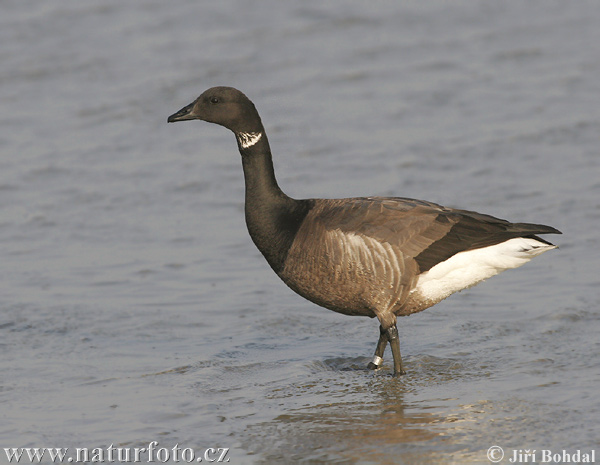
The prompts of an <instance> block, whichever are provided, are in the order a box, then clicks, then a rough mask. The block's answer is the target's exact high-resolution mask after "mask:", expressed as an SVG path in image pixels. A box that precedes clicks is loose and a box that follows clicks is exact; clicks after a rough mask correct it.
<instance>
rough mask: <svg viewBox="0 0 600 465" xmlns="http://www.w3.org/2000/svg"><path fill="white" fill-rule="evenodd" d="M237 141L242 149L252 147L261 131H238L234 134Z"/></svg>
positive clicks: (259, 136) (258, 138)
mask: <svg viewBox="0 0 600 465" xmlns="http://www.w3.org/2000/svg"><path fill="white" fill-rule="evenodd" d="M236 136H237V139H238V141H239V142H240V145H241V146H242V148H243V149H247V148H248V147H252V146H253V145H254V144H256V143H257V142H258V141H259V140H260V138H261V137H262V132H239V133H237V134H236Z"/></svg>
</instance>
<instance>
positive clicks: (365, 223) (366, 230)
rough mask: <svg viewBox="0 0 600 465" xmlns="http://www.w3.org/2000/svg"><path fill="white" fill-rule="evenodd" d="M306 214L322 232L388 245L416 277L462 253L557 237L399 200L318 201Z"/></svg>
mask: <svg viewBox="0 0 600 465" xmlns="http://www.w3.org/2000/svg"><path fill="white" fill-rule="evenodd" d="M311 213H314V217H313V218H314V219H313V221H315V222H318V223H321V225H322V226H323V227H324V228H325V229H326V230H339V231H341V232H342V233H345V234H355V235H360V236H365V237H368V238H371V239H374V240H376V241H378V242H380V243H387V244H390V245H391V246H393V247H394V248H396V249H397V250H400V251H401V252H402V254H403V255H404V256H405V257H412V258H413V259H414V260H415V261H416V262H417V264H418V266H419V271H420V272H421V273H422V272H425V271H427V270H429V269H431V268H432V267H434V266H435V265H436V264H438V263H440V262H442V261H445V260H447V259H448V258H450V257H451V256H453V255H455V254H457V253H459V252H463V251H466V250H472V249H477V248H481V247H487V246H490V245H494V244H499V243H501V242H504V241H507V240H509V239H512V238H515V237H532V236H535V235H536V234H560V231H558V230H557V229H555V228H553V227H550V226H545V225H539V224H528V223H510V222H509V221H506V220H503V219H500V218H495V217H493V216H490V215H485V214H481V213H477V212H473V211H468V210H458V209H453V208H447V207H443V206H441V205H437V204H435V203H432V202H426V201H422V200H415V199H409V198H400V197H364V198H354V199H339V200H333V199H332V200H328V199H327V200H321V201H320V202H317V204H316V205H315V208H314V209H313V212H311ZM534 238H535V239H537V240H539V241H540V242H542V243H546V244H550V243H549V242H547V241H545V240H544V239H541V238H539V237H534Z"/></svg>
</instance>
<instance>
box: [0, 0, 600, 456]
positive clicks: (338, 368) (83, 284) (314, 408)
mask: <svg viewBox="0 0 600 465" xmlns="http://www.w3.org/2000/svg"><path fill="white" fill-rule="evenodd" d="M598 44H600V8H599V7H598V4H596V3H594V2H542V1H531V2H471V1H458V2H445V1H427V2H392V1H381V2H370V3H367V2H337V1H332V2H316V1H306V2H280V1H275V0H267V1H261V2H258V1H255V2H252V1H251V2H244V1H241V0H237V1H233V0H225V1H219V2H194V1H191V0H190V1H174V2H164V1H159V0H147V1H143V2H122V1H119V0H93V1H86V2H79V1H69V0H54V1H52V2H34V1H28V0H24V1H21V0H19V1H17V0H8V1H4V2H2V15H1V16H0V62H1V63H2V66H1V68H0V101H1V104H2V111H1V112H0V119H1V121H0V147H1V157H0V251H1V253H0V257H1V263H2V265H1V267H0V273H1V281H0V286H1V292H0V353H1V357H0V418H1V421H0V463H4V462H6V460H7V459H6V457H5V456H4V454H3V451H2V449H3V448H4V447H19V446H23V447H70V448H75V447H80V448H83V447H87V448H99V447H105V448H106V447H108V446H109V445H111V444H113V445H114V446H115V447H116V446H120V447H131V448H134V447H144V446H146V447H147V446H148V444H149V442H151V441H158V442H159V444H160V447H168V448H172V447H173V446H175V445H176V444H178V445H179V446H180V447H182V448H193V449H194V450H195V451H197V453H198V454H201V453H202V451H203V450H204V449H206V448H209V447H227V448H230V452H229V457H230V459H231V461H230V463H244V464H252V463H258V464H262V463H293V462H299V463H314V464H319V463H339V464H354V463H357V464H377V463H407V464H419V463H444V464H447V463H489V462H488V459H487V456H486V453H487V450H488V448H489V447H490V446H492V445H499V446H501V447H503V448H504V449H505V452H506V454H507V456H506V457H505V458H504V459H503V461H502V462H501V463H508V455H509V454H511V453H512V452H511V451H512V450H513V449H529V450H533V449H536V450H538V451H539V450H541V449H552V450H553V451H555V452H560V451H561V450H563V449H565V450H568V451H571V452H573V451H576V450H578V449H580V450H581V451H582V452H585V451H589V450H591V449H596V448H598V446H599V442H600V427H599V420H598V418H599V417H600V399H599V396H598V384H599V381H600V359H599V353H600V345H599V342H598V341H599V338H598V331H599V328H600V312H599V304H600V291H599V289H600V277H599V271H600V270H599V266H598V265H599V263H600V262H599V260H600V253H599V247H600V241H599V232H598V231H599V224H600V143H599V142H600V136H599V134H600V78H599V76H600V46H599V45H598ZM214 85H232V86H235V87H238V88H240V89H241V90H242V91H244V92H245V93H246V94H247V95H248V96H249V97H250V98H251V99H252V100H253V101H254V102H255V104H256V105H257V107H258V109H259V112H260V114H261V116H262V119H263V122H264V124H265V127H266V130H267V132H268V134H269V139H270V142H271V146H272V150H273V154H274V162H275V169H276V172H277V175H278V180H279V183H280V185H281V186H282V188H283V189H284V190H285V191H286V192H287V193H288V194H289V195H291V196H293V197H296V198H304V197H350V196H362V195H386V196H387V195H398V196H406V197H416V198H422V199H426V200H430V201H434V202H438V203H442V204H444V205H448V206H455V207H462V208H467V209H472V210H477V211H481V212H485V213H490V214H493V215H495V216H499V217H501V218H507V219H510V220H513V221H526V222H538V223H544V224H550V225H553V226H555V227H557V228H558V229H560V230H562V231H563V233H564V234H563V235H562V236H553V237H548V239H550V240H552V241H554V242H556V243H557V244H558V245H559V246H560V249H558V250H555V251H551V252H549V253H547V254H545V255H543V256H541V257H539V258H537V259H535V260H534V261H533V262H531V263H529V264H528V265H526V266H524V267H522V268H520V269H518V270H513V271H510V272H507V273H504V274H503V275H501V276H498V277H496V278H494V279H492V280H490V281H489V282H486V283H483V284H481V285H479V286H478V287H476V288H473V289H470V290H468V291H465V292H462V293H459V294H457V295H455V296H452V297H451V298H449V299H448V300H446V301H444V302H442V303H441V304H439V305H437V306H436V307H434V308H431V309H429V310H427V311H425V312H423V313H420V314H418V315H414V316H411V317H409V318H405V319H401V320H400V325H399V327H400V334H401V343H402V350H403V355H404V357H405V362H406V365H407V370H408V375H407V376H405V377H403V378H402V379H400V380H394V379H392V378H391V377H390V376H389V375H390V363H389V359H390V358H391V357H390V355H389V353H388V354H387V358H386V363H385V365H384V369H382V370H380V371H378V372H375V373H373V372H370V371H366V370H364V367H365V365H366V364H367V362H368V361H369V360H370V357H371V354H372V352H373V350H374V346H375V342H376V339H377V336H378V329H377V328H378V325H377V322H376V321H373V320H370V319H361V318H350V317H346V316H343V315H338V314H335V313H333V312H329V311H327V310H324V309H321V308H319V307H317V306H314V305H313V304H311V303H309V302H307V301H305V300H303V299H301V298H299V297H298V296H296V295H295V294H293V293H292V292H291V291H290V290H289V289H287V288H286V287H285V286H284V285H283V284H282V283H281V282H279V280H278V278H277V277H276V276H275V275H274V273H273V272H272V271H271V269H270V268H269V267H268V265H267V264H266V262H265V261H264V259H263V258H262V257H261V256H260V254H259V252H258V251H257V250H256V249H255V247H254V245H253V244H252V242H251V240H250V238H249V236H248V234H247V231H246V227H245V224H244V217H243V216H244V215H243V192H244V191H243V177H242V170H241V166H240V160H239V154H238V153H237V150H236V144H235V140H234V138H233V136H232V135H231V133H229V132H228V131H226V130H224V129H223V128H221V127H217V126H214V125H209V124H207V123H201V122H187V123H179V124H176V125H167V124H166V118H167V116H168V115H169V114H171V113H173V112H175V111H177V110H178V109H179V108H181V107H182V106H184V105H186V104H188V103H189V102H191V101H192V100H193V99H194V98H195V97H196V96H197V95H199V94H200V93H201V92H202V91H203V90H205V89H206V88H208V87H211V86H214ZM596 452H598V453H600V451H598V450H597V451H596ZM539 457H540V456H539V455H538V459H537V461H538V462H539V461H540V459H539ZM598 459H600V456H598V458H597V460H598ZM2 461H4V462H2Z"/></svg>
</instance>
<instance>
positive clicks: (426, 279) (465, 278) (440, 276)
mask: <svg viewBox="0 0 600 465" xmlns="http://www.w3.org/2000/svg"><path fill="white" fill-rule="evenodd" d="M555 248H556V246H555V245H548V244H544V243H543V242H540V241H536V240H535V239H531V238H527V237H517V238H514V239H509V240H508V241H505V242H502V243H500V244H496V245H491V246H489V247H482V248H481V249H475V250H468V251H466V252H460V253H457V254H456V255H453V256H452V257H450V258H449V259H448V260H446V261H443V262H441V263H438V264H437V265H435V266H434V267H433V268H431V269H430V270H429V271H426V272H425V273H422V274H421V275H420V276H419V279H418V281H417V285H416V286H415V288H414V289H413V290H412V291H411V293H416V294H418V295H419V297H420V298H424V299H427V300H431V301H434V302H439V301H440V300H442V299H445V298H446V297H448V296H449V295H450V294H453V293H455V292H457V291H460V290H462V289H466V288H468V287H471V286H474V285H475V284H477V283H480V282H481V281H483V280H485V279H488V278H491V277H492V276H495V275H497V274H498V273H500V272H502V271H504V270H508V269H511V268H517V267H519V266H521V265H524V264H525V263H527V262H528V261H529V260H531V259H532V258H534V257H537V256H538V255H540V254H542V253H544V252H547V251H548V250H551V249H555Z"/></svg>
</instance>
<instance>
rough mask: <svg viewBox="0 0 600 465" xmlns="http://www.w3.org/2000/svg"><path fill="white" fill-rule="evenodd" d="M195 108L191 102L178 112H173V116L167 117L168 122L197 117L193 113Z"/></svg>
mask: <svg viewBox="0 0 600 465" xmlns="http://www.w3.org/2000/svg"><path fill="white" fill-rule="evenodd" d="M193 108H194V104H193V103H190V104H189V105H188V106H186V107H183V108H182V109H181V110H179V111H178V112H177V113H173V114H172V115H171V116H169V118H167V123H175V122H177V121H187V120H190V119H196V117H195V116H194V115H193V114H192V109H193Z"/></svg>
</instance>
